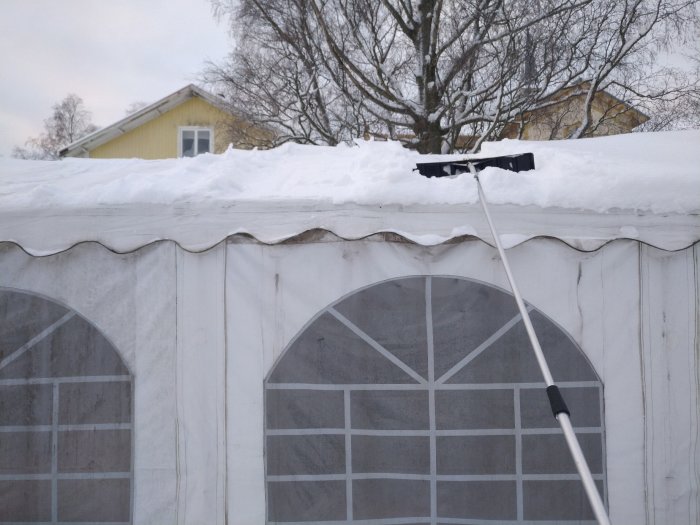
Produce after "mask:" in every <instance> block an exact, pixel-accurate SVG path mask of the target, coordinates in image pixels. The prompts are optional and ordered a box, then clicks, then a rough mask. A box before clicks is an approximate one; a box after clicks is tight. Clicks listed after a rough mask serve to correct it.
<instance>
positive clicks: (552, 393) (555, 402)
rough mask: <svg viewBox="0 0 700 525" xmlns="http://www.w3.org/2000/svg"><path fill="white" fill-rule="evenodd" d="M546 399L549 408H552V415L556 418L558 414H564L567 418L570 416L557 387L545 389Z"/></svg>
mask: <svg viewBox="0 0 700 525" xmlns="http://www.w3.org/2000/svg"><path fill="white" fill-rule="evenodd" d="M547 397H548V398H549V406H550V407H552V414H554V417H555V418H556V417H557V416H558V415H559V414H561V413H562V412H564V413H565V414H566V415H567V416H571V414H570V413H569V407H567V406H566V403H565V402H564V398H563V397H562V395H561V392H559V387H558V386H557V385H552V386H548V387H547Z"/></svg>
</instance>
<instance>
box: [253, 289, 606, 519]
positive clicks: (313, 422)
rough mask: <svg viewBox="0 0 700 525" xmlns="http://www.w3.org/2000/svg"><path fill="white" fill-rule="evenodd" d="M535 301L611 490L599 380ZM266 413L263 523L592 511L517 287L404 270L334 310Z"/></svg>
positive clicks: (289, 360) (305, 345)
mask: <svg viewBox="0 0 700 525" xmlns="http://www.w3.org/2000/svg"><path fill="white" fill-rule="evenodd" d="M530 314H531V317H532V321H533V324H534V326H535V330H536V331H537V333H538V336H539V337H540V340H541V342H542V346H543V348H544V352H545V354H546V356H547V359H548V361H549V364H550V367H551V369H552V373H553V376H554V377H555V379H556V380H557V383H558V385H559V386H560V388H561V389H562V392H563V394H564V396H565V397H566V399H567V402H568V404H569V406H570V408H571V410H572V414H573V416H572V423H573V425H574V427H575V429H576V431H577V434H578V436H579V439H580V441H581V446H582V448H583V450H584V454H585V455H586V456H587V459H588V461H589V463H590V466H591V470H592V472H593V474H594V477H595V479H596V480H597V482H598V484H599V488H600V489H602V490H603V493H605V490H604V489H605V464H604V458H605V452H604V437H603V436H604V428H603V421H604V419H603V406H602V400H603V396H602V384H601V382H600V380H599V378H598V376H597V375H596V373H595V371H594V370H593V368H592V367H591V365H590V363H589V362H588V360H587V359H586V357H585V356H584V355H583V353H582V352H581V350H580V349H579V348H578V347H577V346H576V344H575V343H574V342H573V341H572V340H571V338H570V337H569V336H568V335H567V334H566V333H565V332H564V331H563V330H562V329H561V328H560V327H558V326H557V325H556V324H555V323H553V322H552V321H551V320H550V319H548V318H547V317H546V316H544V315H543V314H542V313H540V312H539V311H537V310H536V309H534V308H532V307H530ZM265 424H266V428H265V452H266V454H265V465H266V486H267V521H268V523H284V522H302V523H314V522H334V523H336V522H337V523H356V522H362V523H377V524H378V523H392V524H406V525H408V524H411V525H412V524H419V523H421V524H433V525H437V524H441V523H446V522H449V523H464V524H466V523H470V524H471V523H482V522H491V523H492V522H506V523H518V522H528V523H530V522H536V521H540V520H542V521H550V522H551V520H556V521H557V522H567V521H570V522H575V523H579V522H581V521H585V520H592V519H593V516H592V513H591V512H590V509H589V506H588V503H587V500H586V498H585V494H584V492H583V489H582V487H581V484H580V481H579V480H578V475H577V474H576V469H575V466H574V464H573V462H572V461H571V459H570V457H569V454H568V450H567V448H566V444H565V442H564V438H563V436H562V435H561V434H560V431H559V428H558V426H557V423H556V421H555V420H554V419H553V418H552V415H551V411H550V409H549V405H548V402H547V399H546V394H545V393H544V389H543V383H542V378H541V374H540V371H539V368H538V367H537V363H536V361H535V358H534V356H533V354H532V351H531V349H530V346H529V342H528V339H527V335H526V332H525V329H524V326H523V324H522V321H521V318H520V315H519V313H518V311H517V308H516V306H515V303H514V301H513V298H512V296H511V295H510V294H508V293H506V292H504V291H502V290H500V289H498V288H495V287H493V286H490V285H487V284H484V283H481V282H477V281H473V280H468V279H463V278H453V277H429V276H420V277H408V278H401V279H395V280H391V281H385V282H382V283H379V284H376V285H373V286H370V287H368V288H365V289H362V290H359V291H357V292H355V293H353V294H351V295H349V296H347V297H346V298H344V299H341V300H340V301H338V302H337V303H335V304H333V305H331V306H329V307H328V308H326V309H324V310H323V311H322V312H320V313H319V314H318V315H317V316H316V317H315V318H314V319H313V320H312V321H311V322H310V323H309V324H308V325H307V326H306V327H305V328H304V329H303V330H302V331H301V332H300V333H299V334H298V335H297V336H296V338H295V339H294V340H293V341H292V342H291V343H290V345H289V346H288V347H287V349H286V350H285V351H284V352H283V354H282V355H281V357H280V359H279V360H278V362H277V363H276V364H275V366H274V367H273V369H272V370H271V372H270V374H269V375H268V377H267V379H266V380H265ZM389 520H390V521H389ZM442 520H445V521H442Z"/></svg>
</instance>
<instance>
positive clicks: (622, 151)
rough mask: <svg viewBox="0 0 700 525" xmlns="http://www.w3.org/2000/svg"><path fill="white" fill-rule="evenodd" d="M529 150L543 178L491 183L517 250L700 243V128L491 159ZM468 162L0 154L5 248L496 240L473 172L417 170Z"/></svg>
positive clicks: (297, 151) (346, 151) (392, 152)
mask: <svg viewBox="0 0 700 525" xmlns="http://www.w3.org/2000/svg"><path fill="white" fill-rule="evenodd" d="M525 151H531V152H533V153H534V155H535V164H536V169H535V170H534V171H530V172H525V173H519V174H516V173H511V172H506V171H502V170H498V169H495V168H488V169H487V170H485V171H484V172H483V176H482V177H481V180H482V184H483V186H484V188H485V191H486V193H487V195H488V198H489V200H490V202H491V203H492V208H493V210H492V211H493V214H494V217H495V220H496V223H497V225H498V227H499V230H500V232H501V235H502V237H503V241H504V243H505V244H507V245H509V246H513V245H515V244H518V243H520V242H523V241H525V240H527V239H529V238H533V237H539V236H548V237H555V238H558V239H561V240H563V241H564V242H567V243H568V244H570V245H572V246H574V247H576V248H578V249H584V250H589V249H596V248H598V247H600V246H601V245H602V244H604V243H606V242H609V241H611V240H614V239H619V238H632V239H637V240H640V241H643V242H646V243H649V244H651V245H654V246H657V247H659V248H662V249H667V250H675V249H680V248H684V247H687V246H689V245H691V244H693V243H695V242H697V241H698V240H700V131H682V132H664V133H645V134H639V133H638V134H628V135H618V136H613V137H601V138H592V139H581V140H576V141H551V142H532V141H515V140H504V141H500V142H494V143H486V144H484V145H483V148H482V153H481V154H480V156H495V155H504V154H513V153H519V152H525ZM463 157H464V156H460V155H452V156H438V155H428V156H426V155H418V154H417V153H415V152H413V151H409V150H406V149H404V148H403V147H401V146H400V145H399V144H398V143H392V142H358V143H357V144H355V145H352V146H348V145H341V146H338V147H321V146H300V145H295V144H287V145H284V146H282V147H279V148H276V149H274V150H267V151H255V150H254V151H243V150H233V149H229V150H228V151H227V152H226V153H224V154H222V155H212V154H206V155H201V156H198V157H195V158H182V159H169V160H156V161H146V160H136V159H131V160H124V159H118V160H92V159H65V160H62V161H59V162H49V161H25V160H14V159H0V241H10V242H15V243H17V244H19V245H21V246H22V247H23V248H24V249H25V250H26V251H28V252H29V253H31V254H34V255H47V254H52V253H56V252H59V251H62V250H65V249H68V248H69V247H70V246H72V245H74V244H76V243H80V242H85V241H96V242H100V243H102V244H104V245H105V246H107V247H109V248H110V249H113V250H115V251H119V252H125V251H131V250H134V249H137V248H139V247H141V246H144V245H146V244H149V243H151V242H154V241H157V240H162V239H169V240H173V241H176V242H178V243H179V244H180V245H181V246H182V247H184V248H185V249H188V250H192V251H200V250H205V249H207V248H210V247H211V246H213V245H215V244H217V243H218V242H220V241H221V240H223V239H225V238H227V237H228V236H230V235H234V234H248V235H250V236H253V237H254V238H255V239H257V240H258V241H261V242H265V243H275V242H281V241H283V240H286V239H289V238H291V237H294V236H297V235H299V234H301V233H304V232H306V231H309V230H315V229H321V230H327V231H329V232H331V233H333V234H335V235H337V236H339V237H342V238H347V239H357V238H363V237H367V236H370V235H373V234H376V233H386V232H392V233H396V234H399V235H401V236H403V237H404V238H406V239H408V240H410V241H413V242H416V243H419V244H423V245H433V244H439V243H442V242H446V241H449V240H450V239H453V238H455V237H459V236H464V235H467V236H474V237H478V238H480V239H483V240H484V241H486V242H491V241H490V234H489V233H488V229H487V225H486V223H485V221H484V218H483V216H482V212H481V209H480V207H479V206H478V201H477V193H476V187H475V183H474V181H473V179H472V177H470V176H468V175H462V176H457V177H454V178H440V179H426V178H424V177H421V176H420V175H419V174H418V172H416V171H413V169H414V168H415V164H416V162H426V161H435V160H450V159H456V158H463Z"/></svg>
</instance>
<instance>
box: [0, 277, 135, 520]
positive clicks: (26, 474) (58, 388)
mask: <svg viewBox="0 0 700 525" xmlns="http://www.w3.org/2000/svg"><path fill="white" fill-rule="evenodd" d="M132 439H133V438H132V376H131V374H130V372H129V370H128V369H127V367H126V366H125V365H124V363H123V362H122V359H121V358H120V356H119V354H118V352H117V350H116V349H115V348H114V346H112V344H111V343H110V342H109V341H108V340H107V339H106V338H105V337H104V336H103V335H102V334H100V332H99V331H98V330H97V329H96V328H95V327H94V326H92V325H91V324H90V323H89V322H88V321H86V320H85V319H83V318H82V317H80V316H79V315H78V314H77V313H76V312H75V311H72V310H69V309H68V308H66V307H64V306H61V305H59V304H57V303H55V302H53V301H50V300H48V299H45V298H43V297H39V296H37V295H34V294H30V293H26V292H21V291H17V290H8V289H0V523H3V522H10V523H16V522H23V523H33V522H38V523H75V522H90V523H99V522H111V523H130V522H131V497H132V496H131V494H132V466H131V465H132V459H131V457H132V452H131V451H132Z"/></svg>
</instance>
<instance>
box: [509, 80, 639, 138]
mask: <svg viewBox="0 0 700 525" xmlns="http://www.w3.org/2000/svg"><path fill="white" fill-rule="evenodd" d="M588 88H589V84H588V82H583V83H581V84H579V85H576V86H572V87H569V88H566V89H563V90H560V91H557V92H556V93H555V94H554V95H552V96H551V97H550V99H549V101H548V102H549V103H550V104H549V105H547V106H545V107H542V108H540V109H537V110H534V111H528V112H526V113H524V114H523V115H522V116H520V117H519V118H517V119H515V120H514V121H513V122H510V123H508V124H507V125H506V127H505V128H504V130H503V132H502V133H501V138H513V139H514V138H521V139H525V140H553V139H564V138H568V137H569V136H570V135H571V133H573V132H574V131H575V130H576V129H577V128H578V127H579V126H580V125H581V122H582V121H583V117H584V106H585V100H586V93H585V92H586V91H587V90H588ZM591 117H592V119H591V123H592V127H591V128H590V129H589V130H588V131H587V132H586V136H587V137H595V136H602V135H617V134H619V133H629V132H630V131H632V130H633V129H634V128H636V127H637V126H639V125H641V124H644V123H645V122H646V121H647V120H649V117H648V116H647V115H645V114H644V113H642V112H641V111H639V110H638V109H636V108H634V107H632V106H630V105H629V104H627V103H626V102H624V101H622V100H620V99H618V98H617V97H615V96H614V95H611V94H610V93H608V92H607V91H604V90H600V91H597V92H596V93H595V95H594V97H593V102H592V104H591Z"/></svg>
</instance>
